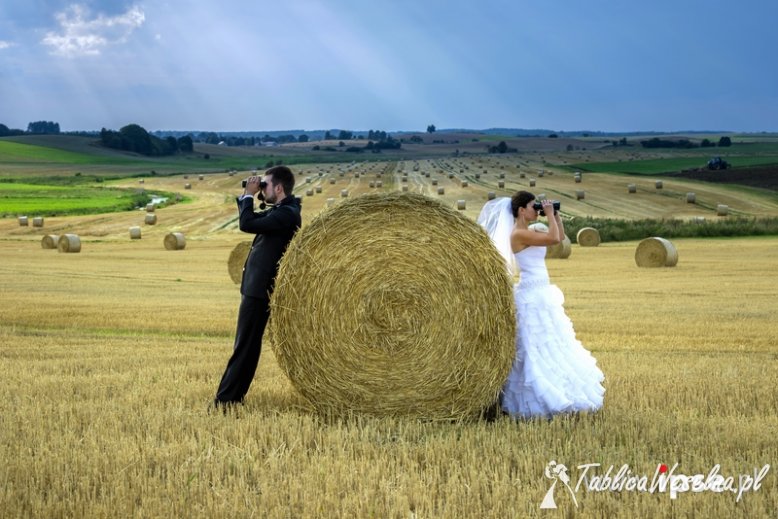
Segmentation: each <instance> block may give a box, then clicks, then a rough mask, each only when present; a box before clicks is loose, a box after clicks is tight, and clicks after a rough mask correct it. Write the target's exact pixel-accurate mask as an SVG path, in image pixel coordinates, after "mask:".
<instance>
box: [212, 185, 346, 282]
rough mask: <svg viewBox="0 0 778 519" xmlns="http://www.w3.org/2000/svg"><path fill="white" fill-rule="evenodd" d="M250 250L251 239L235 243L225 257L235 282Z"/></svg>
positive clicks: (241, 273) (241, 274) (239, 280)
mask: <svg viewBox="0 0 778 519" xmlns="http://www.w3.org/2000/svg"><path fill="white" fill-rule="evenodd" d="M330 200H331V199H330ZM250 250H251V241H250V240H247V241H242V242H240V243H239V244H237V245H236V246H235V247H234V248H233V249H232V252H230V257H229V258H228V259H227V271H228V272H229V273H230V279H232V282H233V283H235V284H240V282H241V281H242V280H243V266H244V265H245V264H246V258H248V256H249V251H250Z"/></svg>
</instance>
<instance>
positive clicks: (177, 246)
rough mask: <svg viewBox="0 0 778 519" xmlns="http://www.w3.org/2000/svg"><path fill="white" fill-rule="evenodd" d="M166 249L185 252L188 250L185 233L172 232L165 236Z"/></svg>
mask: <svg viewBox="0 0 778 519" xmlns="http://www.w3.org/2000/svg"><path fill="white" fill-rule="evenodd" d="M164 243H165V249H167V250H184V249H185V248H186V238H185V237H184V234H183V233H180V232H171V233H168V234H167V235H166V236H165V240H164Z"/></svg>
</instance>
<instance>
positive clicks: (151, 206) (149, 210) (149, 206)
mask: <svg viewBox="0 0 778 519" xmlns="http://www.w3.org/2000/svg"><path fill="white" fill-rule="evenodd" d="M156 208H157V206H156V205H154V204H146V212H147V213H153V212H154V210H155V209H156Z"/></svg>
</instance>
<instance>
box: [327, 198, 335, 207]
mask: <svg viewBox="0 0 778 519" xmlns="http://www.w3.org/2000/svg"><path fill="white" fill-rule="evenodd" d="M333 205H335V199H334V198H328V199H327V207H332V206H333Z"/></svg>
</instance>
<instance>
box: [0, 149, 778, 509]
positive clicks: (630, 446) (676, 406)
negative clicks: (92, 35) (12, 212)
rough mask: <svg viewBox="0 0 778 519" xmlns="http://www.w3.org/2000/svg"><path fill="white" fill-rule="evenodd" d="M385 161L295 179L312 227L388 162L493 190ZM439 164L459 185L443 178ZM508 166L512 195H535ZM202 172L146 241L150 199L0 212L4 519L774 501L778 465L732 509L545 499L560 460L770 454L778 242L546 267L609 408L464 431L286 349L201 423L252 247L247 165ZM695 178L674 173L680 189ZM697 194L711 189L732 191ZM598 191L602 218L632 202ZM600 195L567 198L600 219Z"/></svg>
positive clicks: (450, 192) (775, 403)
mask: <svg viewBox="0 0 778 519" xmlns="http://www.w3.org/2000/svg"><path fill="white" fill-rule="evenodd" d="M385 167H386V164H383V165H380V164H379V165H375V166H373V165H371V166H363V169H362V175H361V176H360V177H359V178H358V179H357V178H354V177H353V173H354V170H351V171H348V170H346V169H345V166H344V167H343V169H338V168H337V167H336V166H333V169H332V170H327V169H322V170H318V169H316V168H314V167H310V169H301V170H300V176H299V178H300V181H299V182H300V186H299V188H298V190H297V191H298V195H299V196H302V197H303V202H304V206H303V207H304V209H303V211H304V215H305V219H304V222H307V221H310V218H312V217H313V215H315V214H316V212H317V211H318V210H319V209H321V207H323V206H325V205H326V204H327V202H326V200H327V198H334V199H335V201H333V202H332V203H337V197H338V195H339V193H340V190H341V189H346V188H350V189H351V194H352V195H354V194H356V193H359V192H364V191H369V190H370V188H369V187H368V186H367V185H366V184H367V183H368V181H370V180H373V181H375V180H377V179H378V178H379V177H377V176H376V175H377V174H378V173H379V172H382V171H383V173H382V177H380V178H381V179H382V182H383V185H382V188H381V189H399V188H400V186H402V185H403V184H408V185H409V186H410V189H412V190H414V191H416V190H418V191H421V192H426V193H428V194H430V195H431V196H438V195H436V191H435V188H436V187H437V186H432V185H431V184H430V183H429V181H430V180H429V178H428V177H426V176H424V171H425V168H427V167H429V168H430V170H429V171H430V172H437V173H433V176H435V177H437V178H439V179H440V180H441V182H447V184H445V186H446V194H445V195H444V196H445V197H450V198H446V199H447V200H449V201H450V202H451V203H454V201H455V200H458V199H466V200H467V202H468V206H467V210H466V214H468V216H472V217H475V215H477V213H478V210H479V209H480V205H481V204H482V203H483V201H484V193H485V191H486V190H487V189H492V186H493V185H496V175H495V174H494V173H491V172H490V173H488V175H489V176H490V178H489V179H488V181H487V179H486V178H484V182H485V183H487V182H488V183H487V184H486V185H481V184H479V182H478V181H480V180H481V179H476V178H475V177H474V176H471V177H470V182H471V184H470V185H469V186H468V187H466V188H463V187H462V186H461V179H460V178H459V177H458V175H459V174H464V172H460V171H457V170H458V169H459V168H458V164H456V165H449V166H446V165H443V164H440V163H437V162H436V163H434V164H433V163H432V162H430V163H422V164H421V165H420V168H419V170H418V171H416V172H414V170H413V164H412V163H405V164H404V165H402V166H400V165H394V167H393V169H392V171H391V172H388V171H386V170H383V169H382V168H385ZM447 167H450V168H451V169H452V170H454V172H455V173H456V174H457V178H453V179H449V178H448V176H447V174H443V173H441V172H445V171H447V170H446V168H447ZM370 168H376V169H375V170H373V169H370ZM472 168H475V165H472ZM319 171H321V172H322V176H321V177H319V176H318V172H319ZM341 171H342V172H343V173H344V176H343V177H341V176H340V172H341ZM401 171H406V172H408V173H409V180H408V181H407V182H403V181H402V178H401V173H400V172H401ZM466 171H467V173H469V174H470V175H474V171H475V169H471V170H469V171H468V170H466ZM506 171H507V168H506ZM414 173H415V174H414ZM513 173H515V172H511V173H509V178H508V184H507V187H506V189H505V191H504V192H499V191H498V194H507V193H508V192H509V191H510V190H512V189H516V188H518V187H519V186H520V185H522V184H521V182H522V181H524V180H523V179H519V178H517V176H514V175H513ZM238 178H239V177H238ZM306 178H311V181H310V183H306V181H305V179H306ZM330 178H332V179H334V180H335V183H334V184H330V180H329V179H330ZM430 178H431V177H430ZM589 178H591V179H592V181H591V184H590V185H592V186H594V185H596V184H595V183H594V182H595V179H596V178H597V177H588V178H587V179H586V180H584V182H590V180H589ZM444 179H445V180H444ZM538 180H539V181H538V184H539V185H540V180H542V179H538ZM546 180H549V182H548V184H545V185H543V186H540V187H542V188H543V189H545V190H548V191H549V192H556V193H565V192H567V191H566V190H567V189H568V185H567V184H570V186H569V189H571V190H574V189H575V186H574V185H573V184H572V176H568V177H565V176H564V175H563V173H562V172H557V173H555V175H553V176H552V177H551V178H550V179H549V178H548V177H546ZM190 181H191V182H192V184H193V189H192V196H193V198H194V202H192V203H189V204H178V205H174V206H171V207H167V208H164V209H159V210H158V214H159V219H160V223H159V224H158V225H157V226H145V227H144V228H143V233H144V234H143V238H142V239H141V240H139V241H138V240H134V241H130V240H129V238H128V237H127V235H126V233H127V227H128V226H129V225H142V221H143V213H142V212H133V213H116V214H111V215H98V216H83V217H60V218H48V219H47V220H46V224H45V227H44V228H43V229H33V228H22V227H19V226H18V224H17V223H16V221H15V220H9V219H5V220H2V221H0V257H2V263H1V264H0V315H2V318H1V319H0V344H2V348H1V349H0V357H2V363H1V364H0V376H1V377H2V378H1V380H2V383H0V391H1V393H0V402H1V403H0V411H1V412H0V423H1V424H2V427H0V454H1V455H2V459H3V460H4V463H3V465H2V467H1V468H0V481H1V482H2V490H0V510H1V511H2V515H3V517H30V516H36V517H59V516H67V517H76V516H77V517H108V516H110V517H117V516H141V517H150V516H151V517H159V516H196V517H234V516H238V517H252V516H253V517H341V516H343V517H527V516H540V515H549V516H550V515H552V514H553V515H554V516H559V515H563V514H564V515H565V516H580V517H613V516H623V517H662V516H668V517H669V516H677V517H685V516H694V515H699V516H703V517H736V516H743V517H769V516H773V514H774V511H775V510H776V509H777V508H778V485H777V484H776V477H775V472H774V470H773V469H772V468H771V469H769V471H768V472H767V474H766V476H765V477H764V478H763V479H762V480H761V488H759V490H757V491H755V492H748V493H745V494H744V495H743V496H742V499H741V500H740V501H739V502H737V501H736V499H737V494H734V493H730V492H723V493H715V492H712V491H706V492H701V493H692V492H687V493H681V494H679V495H678V496H677V499H674V500H673V499H671V498H670V495H669V492H664V493H654V494H651V493H647V492H631V491H621V492H610V491H602V492H594V491H587V490H585V489H584V488H583V485H582V486H581V488H579V489H578V491H577V492H576V499H577V506H576V503H573V501H572V499H570V497H569V494H567V492H566V491H565V490H564V489H563V488H562V487H561V484H560V485H557V488H556V493H555V497H556V501H557V504H558V505H559V510H558V511H556V512H544V511H542V510H540V509H539V506H540V503H541V501H542V499H543V496H544V495H545V493H546V491H547V490H548V488H549V486H550V484H551V482H550V480H548V479H546V477H545V476H544V469H545V467H546V465H547V464H548V462H549V461H551V460H556V461H558V462H560V463H564V464H565V465H567V466H568V467H569V468H570V469H571V470H570V475H571V478H572V481H571V486H574V484H575V483H577V482H578V478H579V476H580V474H581V470H579V469H578V468H576V467H577V466H578V465H582V464H586V463H600V464H602V471H601V473H602V472H605V470H606V469H607V468H608V467H609V466H611V465H613V466H614V470H613V473H614V474H615V472H616V471H617V470H618V469H619V468H620V467H621V466H622V465H625V464H626V465H628V466H629V469H630V470H631V471H632V474H635V475H638V476H642V475H646V476H648V478H649V480H650V479H651V477H652V476H653V475H654V473H655V472H656V471H657V467H658V466H659V465H660V464H667V465H668V466H669V467H671V468H672V467H673V465H675V464H678V466H677V468H676V473H684V474H688V475H692V474H703V475H707V474H708V473H709V472H710V471H711V469H713V467H714V465H720V474H722V475H723V476H725V477H726V476H733V477H734V478H735V482H737V481H738V476H739V475H743V474H751V475H753V473H754V470H755V469H756V470H757V471H758V470H760V469H762V468H763V467H764V465H766V464H773V463H774V461H775V459H776V455H777V454H778V440H776V437H775V431H776V430H778V413H777V412H776V409H778V390H776V387H775V384H774V382H773V381H774V380H776V378H778V347H777V346H776V337H778V324H776V320H775V310H776V305H775V302H774V294H775V293H776V292H778V279H777V278H776V277H775V276H774V275H773V270H774V268H775V265H776V264H778V238H739V239H726V240H723V239H722V240H696V239H685V240H674V243H675V245H676V247H677V249H678V253H679V257H680V259H679V263H678V266H677V267H675V268H669V269H639V268H637V267H636V266H635V262H634V250H635V246H636V243H634V242H625V243H606V244H603V245H601V246H599V247H597V248H582V247H578V246H573V253H572V256H571V257H570V258H569V259H567V260H549V270H550V273H551V276H552V280H553V281H554V282H555V283H556V284H557V285H559V286H560V288H561V289H562V291H563V292H564V293H565V296H566V299H567V302H566V309H567V312H568V315H569V316H570V317H571V319H572V320H573V323H574V324H575V327H576V331H577V333H578V336H579V338H580V339H581V340H582V342H583V343H584V344H585V345H586V346H587V347H588V348H589V349H591V351H592V352H593V353H594V355H595V357H596V358H597V359H598V362H599V364H600V366H601V367H602V369H603V371H604V373H605V375H606V388H607V392H606V400H605V407H604V409H603V410H601V411H600V412H598V413H595V414H591V415H581V416H577V417H557V418H554V419H553V420H550V421H546V420H532V421H515V420H512V419H508V418H499V419H497V420H496V421H495V422H486V421H477V422H465V423H426V422H419V421H410V420H405V419H400V418H396V419H377V418H371V417H366V416H351V417H339V418H338V417H329V416H320V415H317V414H315V413H314V412H313V411H312V409H311V406H310V405H309V404H308V403H307V402H305V401H304V400H303V399H302V398H301V397H300V396H299V395H298V394H297V393H296V392H295V391H294V389H293V387H292V386H291V384H290V383H289V382H288V380H287V379H286V378H285V376H284V375H283V374H282V373H281V371H280V370H279V368H278V366H277V364H276V362H275V359H274V357H273V354H272V345H270V344H266V345H265V348H264V351H263V355H262V359H261V363H260V368H259V370H258V373H257V377H256V378H255V382H254V385H253V386H252V389H251V391H250V392H249V395H248V399H247V403H246V405H245V406H244V407H243V408H241V409H238V410H237V412H235V413H230V414H227V415H221V414H209V413H208V404H209V402H210V401H211V399H212V397H213V393H214V391H215V388H216V385H217V383H218V380H219V377H220V376H221V373H222V371H223V368H224V365H225V363H226V361H227V359H228V357H229V355H230V352H231V347H232V334H233V332H234V325H235V319H236V316H237V306H238V302H239V297H240V296H239V294H238V289H237V287H236V286H235V285H234V284H233V283H232V282H231V280H230V278H229V276H228V273H227V266H226V262H227V258H228V256H229V253H230V251H231V249H232V247H233V246H234V245H235V244H237V243H238V242H239V241H242V240H244V239H246V238H245V235H242V234H241V233H240V232H239V231H238V230H237V229H236V222H235V211H234V207H233V202H232V200H231V197H230V195H229V193H230V192H232V191H233V190H234V186H235V185H236V184H237V179H236V178H235V177H229V176H227V175H226V174H225V175H208V176H206V177H205V179H204V180H202V181H199V180H198V179H197V178H196V177H195V178H194V179H192V180H190ZM552 181H553V182H552ZM146 182H147V184H148V183H150V182H151V183H152V184H153V183H156V182H158V183H159V184H160V188H164V189H167V190H171V189H170V188H171V187H175V185H178V184H183V180H182V179H181V178H176V177H172V178H166V179H154V180H153V181H151V180H148V179H147V181H146ZM557 182H558V184H557ZM667 184H668V183H666V186H667ZM317 185H318V186H320V187H321V188H322V192H321V193H316V192H315V187H316V186H317ZM602 185H605V181H604V180H602ZM671 185H672V184H671ZM479 186H480V187H479ZM667 187H669V186H667ZM150 188H151V187H150ZM474 188H477V189H474ZM686 188H687V184H685V183H683V182H682V181H679V184H678V187H677V190H678V192H679V193H681V192H683V191H684V190H685V189H686ZM703 188H704V189H707V190H709V192H710V193H711V195H710V196H711V198H716V199H718V197H720V196H726V194H727V193H728V192H729V191H728V190H727V189H723V188H718V187H714V186H712V187H706V186H702V187H701V186H699V185H698V186H697V192H698V193H701V192H705V191H701V189H703ZM307 189H314V195H313V196H310V197H308V196H306V190H307ZM374 189H378V188H374ZM589 189H591V188H589ZM541 190H542V189H539V190H538V191H541ZM625 191H626V190H625ZM573 192H574V191H573ZM614 193H615V191H614ZM601 196H603V197H604V200H605V201H606V203H605V204H604V206H603V207H602V208H601V210H602V211H603V212H607V211H608V209H609V207H612V205H613V204H617V203H616V202H613V204H611V206H609V205H608V203H609V202H608V201H609V200H610V198H608V196H607V195H606V194H603V195H601ZM698 196H699V195H698ZM651 197H661V198H657V200H659V201H657V202H656V204H657V206H662V207H667V204H668V203H669V204H670V207H669V208H667V209H666V210H667V211H668V212H675V213H677V212H678V211H677V210H675V209H674V207H675V206H673V205H672V204H675V203H676V202H677V207H678V208H682V209H683V210H684V211H689V212H691V213H695V212H701V213H704V214H705V215H706V216H707V215H708V214H709V212H706V211H709V210H708V209H706V208H705V207H687V206H686V205H685V203H684V202H683V200H680V199H679V200H675V199H674V198H672V197H668V196H666V195H659V194H656V193H653V192H652V193H644V194H643V198H644V199H646V200H648V202H645V203H647V204H648V207H647V208H645V209H644V210H646V211H649V210H651V207H653V204H654V203H655V202H654V199H653V198H651ZM592 198H594V197H591V198H590V203H589V205H588V206H587V205H582V203H576V202H574V201H572V202H570V203H566V202H565V201H563V204H564V205H563V207H566V208H569V210H570V211H571V214H575V212H576V211H581V212H584V211H587V212H592V211H597V210H598V207H599V206H598V204H595V203H593V200H592ZM594 199H595V200H596V198H594ZM734 199H735V195H733V201H734ZM743 200H744V199H743V198H740V199H739V201H738V202H737V203H747V204H749V205H748V206H747V207H745V206H744V207H743V212H747V213H754V214H758V213H761V212H763V213H772V212H773V211H774V209H775V208H774V205H773V203H772V202H771V201H770V200H769V199H767V198H762V197H758V196H757V197H754V198H747V199H746V202H743ZM662 202H664V205H663V204H662ZM634 205H635V204H633V207H634ZM733 206H736V205H735V204H734V203H733ZM625 210H627V207H626V205H625ZM583 214H587V213H586V212H584V213H583ZM688 216H694V214H689V215H688ZM173 230H175V231H183V232H185V233H186V234H187V247H186V249H185V250H183V251H166V250H165V249H164V247H163V246H162V238H163V236H164V235H165V234H166V233H167V232H170V231H173ZM61 232H78V233H79V234H81V235H82V241H83V250H82V252H81V253H79V254H61V253H57V252H56V251H51V250H42V249H41V248H40V245H39V240H40V236H41V235H42V234H43V233H61Z"/></svg>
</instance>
